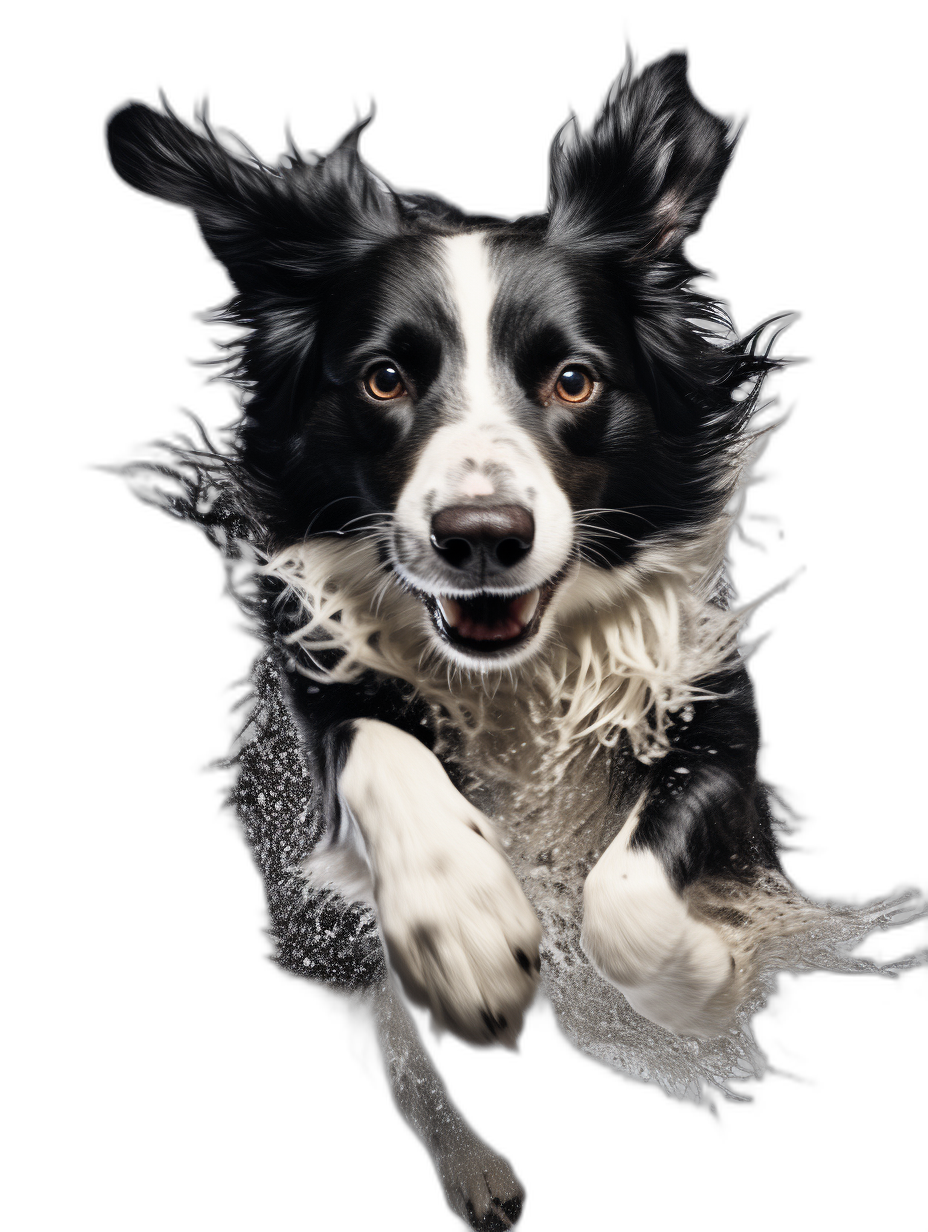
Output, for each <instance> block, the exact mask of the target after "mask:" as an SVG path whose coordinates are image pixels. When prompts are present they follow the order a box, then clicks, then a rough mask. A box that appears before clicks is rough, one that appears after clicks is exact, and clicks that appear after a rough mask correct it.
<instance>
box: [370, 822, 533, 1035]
mask: <svg viewBox="0 0 928 1232" xmlns="http://www.w3.org/2000/svg"><path fill="white" fill-rule="evenodd" d="M461 802H462V804H463V805H464V806H465V807H468V806H467V805H466V802H465V801H463V798H461ZM472 827H473V828H472ZM431 833H432V834H434V837H435V839H436V840H440V841H435V842H425V843H423V845H422V846H421V848H420V849H419V850H417V851H415V852H409V851H407V853H406V859H405V860H404V862H403V864H402V866H401V867H394V868H393V869H392V870H391V873H390V875H389V876H386V875H384V876H383V877H378V878H377V884H376V886H375V894H376V899H377V907H378V912H379V915H380V923H381V928H382V929H383V935H384V939H385V941H386V944H387V950H388V953H389V955H390V961H391V964H392V966H393V968H394V969H395V971H396V972H397V974H398V975H399V977H400V979H401V980H402V983H403V987H404V988H405V990H406V993H407V994H408V996H409V997H410V998H411V999H412V1000H413V1001H415V1002H417V1003H418V1004H420V1005H427V1006H428V1007H429V1009H430V1010H431V1011H432V1014H433V1015H434V1017H435V1019H436V1021H437V1022H439V1023H440V1024H442V1025H443V1026H446V1027H449V1028H450V1029H451V1030H452V1031H454V1032H456V1034H458V1035H461V1036H463V1037H464V1038H465V1039H467V1040H471V1041H472V1042H474V1043H489V1042H491V1041H499V1042H501V1043H507V1044H511V1043H513V1042H514V1041H515V1038H516V1036H517V1035H518V1033H519V1030H520V1029H521V1026H522V1015H523V1011H524V1010H525V1008H526V1007H527V1005H528V1004H529V1002H530V1001H531V999H532V997H533V996H534V993H535V987H536V984H537V981H538V971H539V968H540V961H539V957H538V946H539V943H540V941H541V925H540V924H539V923H538V919H537V917H536V915H535V913H534V911H533V910H532V908H531V906H530V905H529V902H528V900H527V899H526V897H525V895H524V894H523V893H522V890H521V888H520V886H519V883H518V882H517V881H516V878H515V876H514V875H513V873H512V870H511V869H510V867H509V865H508V863H507V862H506V859H505V857H504V856H503V855H502V854H501V853H500V852H499V851H498V850H497V848H496V846H495V845H494V842H493V839H492V833H491V831H490V830H489V823H487V822H486V819H485V818H483V817H482V815H481V814H479V813H477V812H476V811H475V810H473V811H472V816H471V817H469V818H468V821H467V823H465V824H461V822H460V821H458V819H457V818H456V819H455V820H454V822H453V823H452V824H451V825H441V826H438V825H436V826H435V828H434V830H433V831H432V832H431ZM485 835H487V836H489V837H485Z"/></svg>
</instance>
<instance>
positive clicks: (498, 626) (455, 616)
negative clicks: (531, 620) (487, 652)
mask: <svg viewBox="0 0 928 1232" xmlns="http://www.w3.org/2000/svg"><path fill="white" fill-rule="evenodd" d="M517 604H518V601H517V600H515V599H514V600H513V602H512V603H511V604H510V605H509V611H508V612H507V613H506V615H505V616H504V617H503V618H502V619H501V620H497V621H495V622H494V623H493V624H491V625H488V624H484V623H483V621H480V620H475V619H474V618H473V617H472V616H469V615H468V614H467V612H466V611H465V610H464V608H463V607H462V605H461V604H459V603H456V602H455V601H454V599H445V600H444V607H445V614H446V617H447V619H448V623H449V624H450V625H451V627H452V628H453V629H454V630H455V632H456V633H457V634H458V635H459V636H460V637H466V638H467V639H468V641H471V642H508V641H509V640H510V638H513V637H518V636H519V634H520V633H521V632H522V630H523V629H524V628H525V623H524V621H521V620H519V618H518V617H517V616H514V615H513V614H512V609H513V608H514V607H516V606H517Z"/></svg>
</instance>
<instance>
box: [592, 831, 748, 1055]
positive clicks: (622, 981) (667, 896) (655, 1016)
mask: <svg viewBox="0 0 928 1232" xmlns="http://www.w3.org/2000/svg"><path fill="white" fill-rule="evenodd" d="M581 941H582V945H583V948H584V950H585V951H586V953H587V955H588V956H589V958H590V959H591V961H592V962H593V965H594V966H595V967H596V969H597V970H598V971H599V973H600V974H601V975H602V976H604V977H605V978H606V979H607V980H609V982H610V983H612V984H615V985H616V986H617V987H618V988H619V989H620V990H621V991H622V993H623V994H624V996H625V999H626V1000H627V1001H628V1003H629V1004H630V1005H631V1007H632V1009H633V1010H635V1011H636V1012H637V1013H639V1014H641V1015H642V1016H643V1017H644V1018H649V1019H650V1020H651V1021H652V1022H656V1023H658V1024H659V1025H660V1026H662V1027H666V1028H667V1029H668V1030H670V1031H674V1032H675V1033H676V1034H678V1035H694V1036H699V1037H703V1038H707V1037H710V1036H713V1035H718V1034H720V1033H721V1032H723V1031H724V1030H725V1029H726V1028H727V1027H728V1025H729V1023H730V1022H731V1019H732V1017H733V1014H734V1012H735V1010H736V1009H737V1005H738V994H739V991H740V990H739V987H738V983H737V980H736V976H735V964H734V960H733V959H732V956H731V953H730V951H729V949H728V947H727V945H726V944H725V942H724V941H723V940H722V938H721V936H720V935H719V934H718V933H717V932H716V930H715V929H714V928H712V926H711V925H710V924H708V923H705V922H704V921H702V920H698V919H695V918H694V917H693V916H692V915H690V914H689V912H688V910H687V907H686V904H685V902H684V901H683V899H682V898H681V897H680V896H679V895H678V894H677V893H676V891H675V890H674V888H673V886H672V885H671V884H670V882H669V880H668V878H667V876H666V874H665V873H664V870H663V869H662V867H661V865H660V863H659V861H658V860H657V858H656V857H655V856H654V855H653V854H652V853H651V852H649V851H645V850H642V851H634V850H629V849H628V848H623V847H621V846H619V845H615V846H614V847H613V848H610V849H609V850H608V851H607V852H606V853H605V855H604V856H603V857H602V858H601V859H600V861H599V863H598V864H597V865H596V866H595V867H594V868H593V870H592V872H591V873H590V875H589V876H588V877H587V880H586V884H585V885H584V890H583V931H582V935H581Z"/></svg>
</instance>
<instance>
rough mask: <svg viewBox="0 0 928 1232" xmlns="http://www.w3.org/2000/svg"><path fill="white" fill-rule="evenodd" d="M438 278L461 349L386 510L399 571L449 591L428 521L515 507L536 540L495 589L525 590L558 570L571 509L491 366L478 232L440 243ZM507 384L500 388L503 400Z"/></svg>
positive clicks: (493, 285)
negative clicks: (444, 512)
mask: <svg viewBox="0 0 928 1232" xmlns="http://www.w3.org/2000/svg"><path fill="white" fill-rule="evenodd" d="M441 258H442V262H441V263H442V266H443V269H442V274H443V276H444V281H445V290H446V294H447V297H448V302H449V306H450V309H451V313H452V315H453V317H454V320H455V324H456V325H457V330H458V333H459V335H460V341H461V344H462V348H463V354H462V355H461V359H460V363H456V364H451V365H449V366H448V380H449V383H448V385H447V386H446V387H445V388H444V389H443V390H441V391H440V393H441V394H443V395H444V396H443V415H442V419H441V421H440V422H439V423H438V424H437V425H436V427H435V429H434V431H433V432H432V434H431V436H430V437H429V438H428V440H427V441H426V443H425V446H424V448H423V449H422V451H421V453H420V454H419V456H418V458H417V461H416V464H415V467H414V468H413V472H412V474H411V475H410V476H409V479H408V480H407V482H406V484H405V485H404V487H403V490H402V491H401V492H400V495H399V498H398V500H397V504H396V509H395V511H394V520H395V523H396V526H397V528H398V529H399V530H400V531H401V532H402V533H403V538H404V542H405V545H406V547H405V551H404V555H403V559H402V560H400V561H398V566H399V569H400V572H401V574H402V575H403V576H404V577H405V578H406V580H407V581H409V582H411V583H412V584H413V585H414V586H416V587H417V588H418V589H420V590H428V591H430V592H431V593H448V592H449V591H450V590H455V589H456V587H455V581H454V579H453V578H449V575H448V566H447V564H446V562H444V561H443V560H441V559H440V558H439V556H438V555H436V552H435V550H434V549H433V547H432V544H431V542H430V533H431V518H432V515H433V514H434V513H435V512H436V511H437V510H440V509H444V508H447V507H449V506H452V505H457V504H460V503H461V502H462V501H467V500H480V499H481V498H484V501H485V503H492V499H493V498H496V500H497V501H499V502H501V503H511V504H517V505H522V506H523V507H524V508H525V509H527V510H528V511H529V512H530V513H531V514H532V517H533V520H534V523H535V541H534V544H533V546H532V550H531V552H530V553H529V555H528V557H527V558H526V559H525V561H523V562H522V563H521V564H520V565H519V566H518V567H517V568H515V569H514V570H513V571H512V572H511V574H510V575H509V576H508V580H507V581H506V582H504V583H502V585H503V587H504V588H506V589H512V590H520V591H521V590H524V591H529V590H531V589H532V588H533V587H537V586H539V585H541V584H542V583H543V582H546V581H548V580H549V579H550V578H552V577H553V576H554V575H555V574H557V573H558V572H560V570H562V569H563V568H564V566H565V565H566V564H567V561H568V560H569V558H570V553H571V550H572V545H573V533H574V523H573V514H572V512H571V508H570V504H569V502H568V500H567V497H566V496H565V494H564V492H563V491H562V490H561V488H560V486H559V485H558V483H557V480H556V479H555V476H554V474H553V472H552V470H551V467H550V465H549V463H548V460H547V458H546V457H545V455H544V453H543V452H542V449H541V448H540V447H539V443H538V442H537V441H536V440H535V439H534V437H533V436H532V434H531V433H530V432H528V431H527V430H526V428H525V427H524V426H522V425H521V424H520V423H519V421H518V418H517V415H516V413H514V411H513V410H512V409H511V408H510V407H509V406H508V405H507V402H506V400H505V397H504V394H503V385H502V383H501V382H502V375H501V373H500V372H499V370H498V369H497V368H494V364H493V356H492V347H491V337H490V318H491V316H492V313H493V306H494V304H495V303H496V299H497V296H498V294H499V283H498V281H497V278H496V276H495V274H494V271H493V269H492V266H491V264H490V254H489V249H488V247H487V237H486V235H485V234H484V233H481V232H471V233H470V234H467V235H454V236H449V237H446V238H445V239H443V240H442V241H441ZM513 388H514V387H513V386H512V385H511V382H510V385H509V397H512V394H513Z"/></svg>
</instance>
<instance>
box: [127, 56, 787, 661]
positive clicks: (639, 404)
mask: <svg viewBox="0 0 928 1232" xmlns="http://www.w3.org/2000/svg"><path fill="white" fill-rule="evenodd" d="M361 128H363V125H360V126H358V128H357V129H355V130H353V131H352V133H350V134H349V136H348V137H347V138H346V139H345V140H344V141H343V142H342V143H341V144H340V145H339V146H338V147H337V148H336V149H335V150H334V151H333V152H332V153H331V154H329V155H328V156H327V157H325V158H320V159H315V160H309V159H305V158H303V157H302V156H300V155H299V154H298V153H297V152H296V151H295V150H293V151H292V152H291V155H290V156H289V157H287V158H286V159H284V160H282V162H281V164H280V165H279V166H277V167H276V168H269V167H265V166H263V165H260V164H258V163H257V162H254V161H246V160H245V159H244V158H243V157H241V156H238V155H236V154H233V153H232V152H231V151H229V150H228V149H226V148H225V146H223V145H222V144H221V143H220V142H219V141H218V140H217V139H216V137H215V136H214V135H213V133H212V132H211V131H210V130H209V129H208V128H207V127H206V126H205V125H204V132H203V133H202V134H201V133H197V132H194V131H192V130H191V129H190V128H188V127H187V126H186V125H184V124H183V123H181V122H180V121H179V120H178V119H177V118H176V117H175V116H173V115H172V114H170V113H167V114H161V113H157V112H154V111H152V110H150V109H149V108H147V107H144V106H142V105H140V104H132V105H130V106H128V107H126V108H125V109H124V110H122V111H120V112H118V113H117V114H116V115H115V116H114V117H113V119H112V120H111V122H110V128H109V141H110V152H111V155H112V159H113V163H114V165H115V167H116V169H117V171H118V172H119V173H120V174H121V175H122V176H123V177H124V178H125V179H126V180H128V181H129V183H131V184H133V185H134V186H135V187H137V188H140V189H142V190H143V191H146V192H149V193H153V194H155V195H157V196H160V197H163V198H165V199H167V200H170V201H174V202H178V203H180V204H183V205H186V206H188V207H191V208H192V209H193V210H194V212H195V214H196V217H197V220H198V222H199V224H200V228H201V230H202V233H203V236H204V238H205V240H206V242H207V243H208V245H209V246H210V248H211V249H212V251H213V252H214V254H215V255H216V256H217V257H218V258H219V259H220V260H221V261H222V262H223V264H224V265H225V266H226V268H227V270H228V272H229V275H230V277H231V278H232V281H233V282H234V284H235V286H236V289H237V294H236V296H235V298H234V299H233V300H232V301H231V303H230V305H229V306H228V308H227V309H226V315H227V318H228V319H231V320H233V321H234V322H236V323H237V324H239V325H241V326H244V327H245V330H246V333H245V335H244V338H243V341H242V343H241V347H240V351H239V355H238V362H237V367H236V370H235V375H236V376H237V377H238V379H240V380H241V382H242V383H243V385H244V387H245V389H246V390H247V398H246V404H245V417H244V420H243V423H242V426H241V430H240V436H239V447H240V451H241V462H242V464H243V466H244V470H245V472H246V473H247V474H248V476H249V477H250V484H251V487H252V489H253V491H254V492H256V493H257V494H258V501H259V504H260V506H261V510H260V512H261V516H262V518H263V520H264V521H265V523H266V525H267V526H268V528H269V533H270V535H271V537H272V541H273V542H275V543H276V544H277V545H278V546H281V545H291V544H293V543H296V542H299V541H301V540H302V539H304V538H306V537H308V536H316V535H330V536H331V535H339V534H340V535H347V536H354V537H357V536H361V535H367V536H374V537H375V538H376V541H377V543H378V546H379V551H380V554H381V559H382V561H383V563H384V566H385V567H386V568H389V569H392V570H394V571H395V573H396V575H398V577H399V578H400V579H401V580H402V583H403V584H404V585H405V586H407V587H408V588H409V589H410V590H412V591H413V592H414V593H415V594H416V595H417V596H418V597H419V599H420V600H421V602H422V604H423V606H424V609H425V610H426V611H427V613H428V616H429V619H430V630H431V637H432V638H433V640H434V642H435V644H436V645H437V646H439V647H440V648H441V649H442V651H443V652H444V653H445V654H447V655H448V656H450V657H451V658H452V659H454V660H456V661H457V662H458V663H462V664H464V665H466V666H469V667H476V668H486V667H488V666H491V665H497V666H498V665H509V664H512V663H515V662H517V661H518V660H519V659H524V658H526V657H527V656H529V655H530V654H531V653H532V652H533V650H535V649H537V647H538V646H540V645H541V644H542V642H543V641H544V636H545V631H546V630H548V629H550V627H551V622H552V621H553V619H554V612H555V611H556V609H557V605H558V602H559V599H558V596H559V594H561V593H563V592H564V591H565V590H566V589H567V588H569V586H570V583H571V579H572V576H573V574H574V571H575V566H576V562H577V561H579V560H581V559H585V560H587V561H588V562H589V563H590V565H591V567H593V568H597V569H615V570H622V569H624V568H628V567H629V566H630V565H632V564H633V562H634V561H635V559H636V557H637V556H638V555H639V554H640V553H641V551H642V549H643V548H644V547H645V546H647V545H648V544H653V543H655V542H666V541H667V540H668V539H673V538H675V537H676V538H679V537H681V536H683V537H685V536H687V535H692V534H693V533H694V532H696V531H698V530H699V529H700V528H701V527H703V526H704V525H706V523H707V522H709V521H711V520H712V519H714V518H716V517H717V516H718V514H719V512H720V511H721V509H722V508H723V507H724V505H725V502H726V501H727V500H728V498H729V497H730V495H731V490H732V485H733V477H734V475H735V471H736V467H735V464H734V456H733V455H734V453H735V452H736V451H737V446H738V443H739V441H740V440H741V438H742V434H743V428H744V425H745V423H746V421H747V418H748V416H749V415H750V412H751V409H752V408H753V404H754V400H755V397H756V389H757V387H758V386H759V382H760V379H761V378H762V376H763V374H764V372H765V371H766V370H767V368H769V367H770V366H771V365H772V362H773V361H771V360H770V359H768V358H767V356H766V354H758V353H757V350H756V347H755V336H751V337H749V338H747V339H741V340H738V339H735V338H734V337H733V335H732V334H731V330H730V325H729V323H728V320H727V317H725V315H724V312H723V310H722V309H721V308H720V306H719V305H718V304H716V303H713V302H711V301H709V300H708V299H706V298H705V297H703V296H701V295H699V294H697V293H696V292H694V291H693V290H692V289H691V288H690V286H689V280H690V279H691V277H692V276H693V274H694V273H695V272H696V271H695V270H694V269H693V268H692V266H690V265H689V263H688V262H687V260H686V258H685V256H684V255H683V242H684V240H685V238H686V237H687V236H688V235H689V234H691V233H692V232H693V231H694V230H695V229H696V228H697V227H698V226H699V224H700V221H701V219H702V217H703V214H704V213H705V210H706V209H707V207H708V205H709V204H710V202H711V200H712V198H713V197H714V195H715V192H716V189H717V187H718V184H719V181H720V179H721V176H722V174H723V172H724V170H725V167H726V165H727V163H728V160H729V156H730V153H731V147H732V143H733V142H732V137H731V134H730V132H729V129H728V126H727V125H726V124H725V123H723V122H722V121H721V120H719V119H718V118H716V117H715V116H713V115H711V114H710V113H709V112H708V111H706V110H705V109H704V108H703V107H702V106H701V105H700V103H699V102H697V100H696V99H695V98H694V97H693V95H692V93H691V92H690V90H689V87H688V85H687V82H686V63H685V58H684V57H683V56H681V55H673V56H669V57H667V58H666V59H664V60H662V61H660V62H659V63H657V64H654V65H652V66H651V67H649V68H647V69H646V70H644V72H642V73H641V74H640V75H639V76H637V77H634V76H633V75H632V73H631V71H630V70H629V69H626V71H625V72H624V73H623V74H622V76H621V77H620V78H619V80H618V81H617V82H616V84H615V86H614V87H613V89H612V91H611V93H610V95H609V98H608V100H607V102H606V105H605V107H604V109H603V111H602V114H601V115H600V116H599V118H598V119H597V120H596V122H595V124H594V125H593V128H592V130H591V131H590V132H589V133H586V134H583V133H580V132H579V131H578V130H577V128H576V125H569V126H568V127H567V128H566V129H565V130H563V131H562V133H561V134H559V136H558V138H557V140H556V141H555V144H554V147H553V150H552V155H551V191H550V201H549V208H548V211H547V212H546V213H545V214H541V215H537V216H533V217H528V218H523V219H518V220H516V221H514V222H511V221H504V220H501V219H496V218H482V217H480V218H475V217H471V216H467V215H465V214H463V213H461V212H460V211H458V210H456V209H455V208H454V207H452V206H449V205H448V204H446V203H445V202H442V201H440V200H438V199H437V198H433V197H427V196H413V195H408V194H401V193H397V192H394V191H393V190H391V189H390V188H389V187H388V186H387V185H386V184H385V183H384V182H383V181H382V180H381V179H379V178H378V177H377V176H375V175H374V174H373V173H372V172H371V171H370V170H369V169H368V168H367V167H366V166H365V165H364V163H363V162H362V160H361V158H360V156H359V154H358V148H357V146H358V136H359V133H360V130H361ZM746 384H747V389H748V395H747V396H746V397H745V396H744V394H745V386H746ZM739 395H740V396H739Z"/></svg>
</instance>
